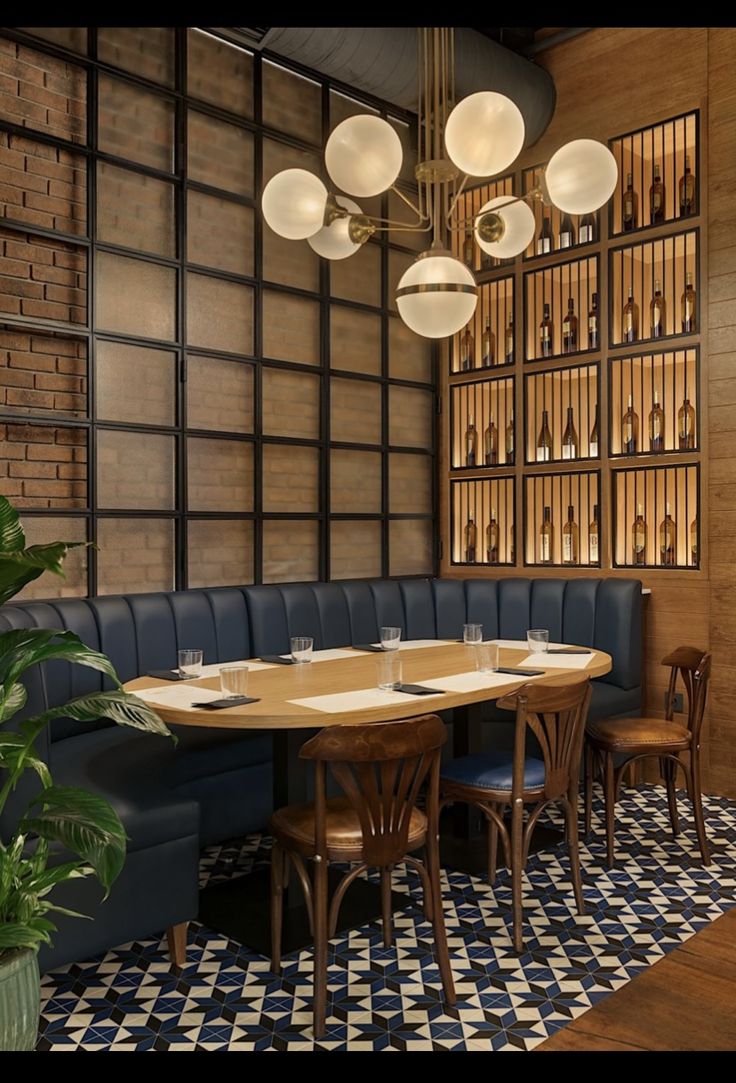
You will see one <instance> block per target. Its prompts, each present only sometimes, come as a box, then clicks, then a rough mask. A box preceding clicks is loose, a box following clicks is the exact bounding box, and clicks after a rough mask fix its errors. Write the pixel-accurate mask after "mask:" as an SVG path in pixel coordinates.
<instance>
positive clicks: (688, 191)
mask: <svg viewBox="0 0 736 1083" xmlns="http://www.w3.org/2000/svg"><path fill="white" fill-rule="evenodd" d="M678 187H679V195H680V217H682V216H683V215H684V214H695V213H696V210H697V207H696V199H695V177H694V176H693V174H692V173H691V171H690V155H689V154H686V155H685V172H684V173H683V175H682V176H681V177H680V183H679V186H678Z"/></svg>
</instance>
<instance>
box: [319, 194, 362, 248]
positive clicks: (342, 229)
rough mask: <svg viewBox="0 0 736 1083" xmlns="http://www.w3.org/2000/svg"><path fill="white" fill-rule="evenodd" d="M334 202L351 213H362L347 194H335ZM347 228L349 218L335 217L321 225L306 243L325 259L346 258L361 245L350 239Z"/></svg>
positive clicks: (348, 226)
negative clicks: (328, 222)
mask: <svg viewBox="0 0 736 1083" xmlns="http://www.w3.org/2000/svg"><path fill="white" fill-rule="evenodd" d="M335 202H336V203H337V205H338V206H339V207H343V208H344V209H345V210H346V211H350V213H351V214H361V213H362V211H361V209H360V207H359V206H358V204H357V203H354V202H353V200H352V199H348V197H347V196H336V197H335ZM349 228H350V219H349V218H336V219H335V221H334V222H331V223H330V224H329V226H322V229H321V230H319V232H318V233H315V235H314V236H313V237H310V238H309V239H308V240H307V244H308V245H309V247H310V248H313V249H314V251H315V252H316V253H317V255H318V256H324V258H325V259H346V258H347V257H348V256H352V255H353V253H354V252H357V251H358V249H359V248H360V247H361V245H359V244H356V243H355V241H351V240H350V235H349V233H348V230H349Z"/></svg>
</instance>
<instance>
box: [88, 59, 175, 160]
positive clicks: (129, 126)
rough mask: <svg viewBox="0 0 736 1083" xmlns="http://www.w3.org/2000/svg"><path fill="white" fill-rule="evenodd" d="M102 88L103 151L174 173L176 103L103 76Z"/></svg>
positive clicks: (100, 131) (100, 128)
mask: <svg viewBox="0 0 736 1083" xmlns="http://www.w3.org/2000/svg"><path fill="white" fill-rule="evenodd" d="M99 87H100V101H99V120H98V142H99V146H100V150H104V151H107V152H108V154H115V155H117V156H118V157H121V158H127V159H130V160H132V161H134V162H141V163H143V165H151V166H154V167H155V168H156V169H164V170H167V171H168V172H171V170H172V169H173V168H174V105H173V103H172V102H168V101H166V100H164V99H163V98H159V96H158V95H157V94H152V93H151V92H150V91H148V90H143V89H142V88H141V87H137V86H132V85H131V84H130V83H125V82H123V81H122V80H121V79H113V78H112V77H111V76H109V75H100V79H99Z"/></svg>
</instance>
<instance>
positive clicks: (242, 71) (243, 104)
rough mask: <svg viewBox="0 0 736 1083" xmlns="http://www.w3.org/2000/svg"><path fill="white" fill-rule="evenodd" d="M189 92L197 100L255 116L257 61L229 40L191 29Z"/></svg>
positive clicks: (189, 36)
mask: <svg viewBox="0 0 736 1083" xmlns="http://www.w3.org/2000/svg"><path fill="white" fill-rule="evenodd" d="M187 51H188V68H187V77H188V84H189V85H188V89H189V93H190V94H191V95H192V96H193V97H194V98H202V100H203V101H206V102H212V103H213V104H214V105H220V106H222V107H223V108H224V109H229V110H230V111H231V112H233V113H241V114H242V115H243V116H247V117H249V116H252V114H253V60H252V58H251V57H250V56H249V55H248V53H244V52H242V51H241V50H240V49H235V48H234V47H233V46H232V45H228V44H227V42H225V41H218V40H217V39H216V38H212V37H210V36H209V34H203V33H202V32H201V31H199V30H194V29H190V31H189V34H188V43H187Z"/></svg>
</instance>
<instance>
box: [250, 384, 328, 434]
mask: <svg viewBox="0 0 736 1083" xmlns="http://www.w3.org/2000/svg"><path fill="white" fill-rule="evenodd" d="M262 379H263V431H264V433H265V434H266V435H267V436H292V437H299V436H302V437H308V438H309V439H310V440H317V439H319V430H320V406H321V404H320V394H319V388H320V378H319V376H313V375H312V373H307V372H294V371H293V370H291V369H276V368H268V367H267V366H264V367H263V369H262Z"/></svg>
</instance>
